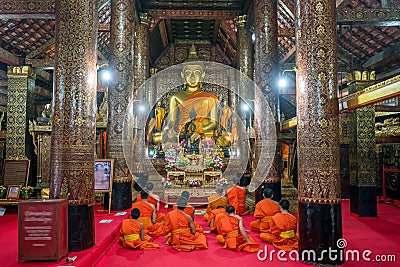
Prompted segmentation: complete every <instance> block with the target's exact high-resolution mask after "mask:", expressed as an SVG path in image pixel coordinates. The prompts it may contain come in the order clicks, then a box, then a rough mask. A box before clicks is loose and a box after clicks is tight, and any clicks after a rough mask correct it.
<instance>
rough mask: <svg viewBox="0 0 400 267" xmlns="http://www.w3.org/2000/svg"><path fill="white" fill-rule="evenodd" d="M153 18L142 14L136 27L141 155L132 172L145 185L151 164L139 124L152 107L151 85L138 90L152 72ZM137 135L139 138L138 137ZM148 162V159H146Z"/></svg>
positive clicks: (138, 148) (137, 146)
mask: <svg viewBox="0 0 400 267" xmlns="http://www.w3.org/2000/svg"><path fill="white" fill-rule="evenodd" d="M150 22H151V18H150V16H149V15H148V14H147V13H142V14H140V23H139V25H137V26H136V28H135V49H134V51H135V61H134V73H135V77H134V80H135V88H134V90H135V102H136V104H137V105H134V117H135V123H134V127H133V131H134V135H135V140H136V142H137V143H136V144H135V145H134V147H135V152H134V153H135V154H136V155H139V156H137V157H134V160H133V162H132V165H133V166H132V172H133V173H132V174H133V175H134V176H135V179H136V181H137V185H135V188H136V189H139V190H140V188H138V186H139V187H140V186H144V185H145V184H146V183H147V181H148V175H147V170H148V168H149V167H151V166H146V165H145V164H143V158H144V157H146V156H147V152H146V147H145V145H144V144H145V142H144V138H145V129H143V128H139V127H137V125H144V123H143V121H144V120H146V119H147V118H145V115H146V114H147V112H146V111H147V108H151V107H150V105H149V104H152V102H150V100H151V99H150V97H151V98H153V95H151V94H150V93H151V89H152V88H151V85H148V86H146V89H144V88H142V89H141V90H139V91H138V89H139V88H140V86H141V85H142V84H143V83H144V82H145V81H146V80H147V79H148V77H149V74H150V55H149V25H150ZM148 97H149V98H148ZM136 137H137V138H136ZM146 163H148V161H146Z"/></svg>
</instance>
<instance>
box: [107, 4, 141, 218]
mask: <svg viewBox="0 0 400 267" xmlns="http://www.w3.org/2000/svg"><path fill="white" fill-rule="evenodd" d="M135 16H136V13H135V1H134V0H112V1H111V22H110V25H111V26H110V64H109V65H110V69H111V71H112V74H113V78H112V80H111V82H110V86H109V89H108V95H109V100H108V124H107V158H109V159H114V184H113V193H112V205H111V207H112V209H113V210H125V209H128V208H130V207H131V205H132V188H131V184H132V176H131V174H130V172H129V169H128V166H127V165H126V161H125V157H124V152H123V144H122V130H123V123H124V117H125V113H126V109H127V106H128V103H129V101H131V100H132V98H133V89H134V77H133V75H134V74H133V47H134V34H135Z"/></svg>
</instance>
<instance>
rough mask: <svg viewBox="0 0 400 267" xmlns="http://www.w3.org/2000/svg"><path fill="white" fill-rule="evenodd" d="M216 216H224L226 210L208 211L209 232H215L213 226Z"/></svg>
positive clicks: (214, 226)
mask: <svg viewBox="0 0 400 267" xmlns="http://www.w3.org/2000/svg"><path fill="white" fill-rule="evenodd" d="M218 214H226V209H225V208H219V209H215V210H212V211H210V215H209V216H207V217H208V221H207V222H208V225H209V226H210V230H211V231H216V225H215V220H216V216H217V215H218ZM213 219H214V222H213V224H212V225H211V221H212V220H213Z"/></svg>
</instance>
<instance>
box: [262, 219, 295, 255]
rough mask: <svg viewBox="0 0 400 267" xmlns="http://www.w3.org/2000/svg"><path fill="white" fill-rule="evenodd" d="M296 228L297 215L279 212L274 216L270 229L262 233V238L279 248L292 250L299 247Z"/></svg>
mask: <svg viewBox="0 0 400 267" xmlns="http://www.w3.org/2000/svg"><path fill="white" fill-rule="evenodd" d="M296 229H297V220H296V217H294V216H293V215H291V214H285V213H277V214H275V215H274V216H273V217H272V221H271V222H270V228H269V231H268V232H266V233H261V234H260V238H261V240H263V241H265V242H267V243H271V244H272V245H273V246H274V247H276V248H277V249H280V250H285V251H290V250H294V249H298V248H299V246H298V241H299V239H298V237H297V235H296Z"/></svg>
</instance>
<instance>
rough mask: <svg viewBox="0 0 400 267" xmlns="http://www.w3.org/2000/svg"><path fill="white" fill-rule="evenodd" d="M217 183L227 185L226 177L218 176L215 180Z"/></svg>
mask: <svg viewBox="0 0 400 267" xmlns="http://www.w3.org/2000/svg"><path fill="white" fill-rule="evenodd" d="M217 185H220V186H227V185H228V180H227V179H226V178H222V177H220V178H219V179H218V180H217Z"/></svg>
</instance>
